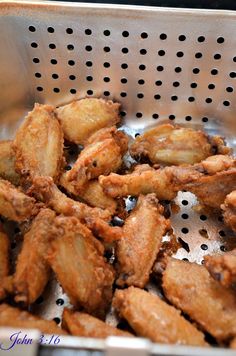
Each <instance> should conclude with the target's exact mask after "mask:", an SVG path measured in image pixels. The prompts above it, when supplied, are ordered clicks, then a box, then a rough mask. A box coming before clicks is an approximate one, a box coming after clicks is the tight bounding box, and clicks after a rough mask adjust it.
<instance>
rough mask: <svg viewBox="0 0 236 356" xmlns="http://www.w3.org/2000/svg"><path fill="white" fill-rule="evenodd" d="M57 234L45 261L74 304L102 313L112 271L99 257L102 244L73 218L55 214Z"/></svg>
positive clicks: (101, 314)
mask: <svg viewBox="0 0 236 356" xmlns="http://www.w3.org/2000/svg"><path fill="white" fill-rule="evenodd" d="M54 228H55V232H56V235H57V237H56V238H55V239H54V240H53V241H52V242H51V250H50V251H49V254H48V256H47V260H48V262H49V264H50V266H51V267H52V269H53V270H54V272H55V273H56V276H57V279H58V281H59V283H60V284H61V285H62V288H63V289H64V290H65V292H66V293H67V295H68V296H69V298H70V301H71V303H72V304H73V305H75V306H77V307H78V306H81V307H83V308H84V310H85V311H87V312H88V313H92V314H96V315H99V316H104V312H105V311H106V310H107V307H109V303H110V302H111V298H112V284H113V281H114V271H113V268H112V266H111V265H109V264H108V263H107V262H106V260H105V259H104V257H103V253H104V249H103V245H102V244H101V243H100V242H99V241H98V240H97V239H95V238H94V237H93V235H92V233H91V232H90V230H88V229H87V228H86V226H84V225H82V224H81V223H80V222H79V221H78V220H77V219H76V218H74V217H62V216H61V217H57V218H56V219H55V223H54Z"/></svg>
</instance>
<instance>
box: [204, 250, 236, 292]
mask: <svg viewBox="0 0 236 356" xmlns="http://www.w3.org/2000/svg"><path fill="white" fill-rule="evenodd" d="M204 260H205V267H206V268H207V269H208V271H209V273H210V274H211V276H212V277H213V278H215V279H216V280H217V281H219V282H220V283H221V284H222V285H223V286H225V287H230V286H232V285H234V284H236V249H234V250H232V251H230V252H226V253H224V254H223V255H212V256H205V257H204Z"/></svg>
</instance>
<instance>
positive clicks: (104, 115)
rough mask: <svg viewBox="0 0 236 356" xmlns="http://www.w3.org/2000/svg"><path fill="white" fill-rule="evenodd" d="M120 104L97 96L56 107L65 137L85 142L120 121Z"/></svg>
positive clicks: (80, 142)
mask: <svg viewBox="0 0 236 356" xmlns="http://www.w3.org/2000/svg"><path fill="white" fill-rule="evenodd" d="M119 109H120V104H118V103H113V102H112V101H106V100H103V99H96V98H85V99H81V100H77V101H73V102H72V103H70V104H68V105H65V106H61V107H59V108H57V109H56V113H57V116H58V119H59V121H60V123H61V125H62V129H63V131H64V135H65V138H66V139H67V140H68V141H71V142H75V143H77V144H85V143H86V142H87V139H88V138H89V136H91V135H92V134H93V133H95V132H96V131H97V130H100V129H102V128H104V127H111V126H113V125H115V124H117V123H118V122H119V121H120V117H119Z"/></svg>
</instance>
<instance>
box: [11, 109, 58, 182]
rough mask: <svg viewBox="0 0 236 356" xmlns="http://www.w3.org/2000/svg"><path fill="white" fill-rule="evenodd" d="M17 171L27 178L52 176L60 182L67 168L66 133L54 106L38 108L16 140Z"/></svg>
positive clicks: (30, 114) (30, 115) (18, 132)
mask: <svg viewBox="0 0 236 356" xmlns="http://www.w3.org/2000/svg"><path fill="white" fill-rule="evenodd" d="M13 147H14V150H15V153H16V162H15V168H16V171H17V172H18V173H19V174H21V175H22V176H24V177H25V178H30V179H32V178H33V177H35V176H49V177H52V178H53V179H54V180H56V179H57V178H58V177H59V175H60V173H61V169H62V165H64V159H63V132H62V128H61V126H60V124H59V122H58V120H57V118H56V115H55V113H54V107H53V106H50V105H41V104H35V106H34V109H33V110H32V111H31V112H30V113H29V114H28V116H27V117H26V118H25V120H24V122H23V124H22V125H21V127H20V128H19V130H18V131H17V134H16V138H15V140H14V145H13Z"/></svg>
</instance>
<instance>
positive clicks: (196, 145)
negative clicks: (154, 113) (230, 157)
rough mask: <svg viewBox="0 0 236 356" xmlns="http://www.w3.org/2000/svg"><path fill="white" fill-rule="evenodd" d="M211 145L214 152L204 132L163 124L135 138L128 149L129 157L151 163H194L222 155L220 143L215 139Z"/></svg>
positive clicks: (227, 149) (220, 141)
mask: <svg viewBox="0 0 236 356" xmlns="http://www.w3.org/2000/svg"><path fill="white" fill-rule="evenodd" d="M213 143H214V145H213V147H214V149H213V147H212V144H211V142H210V138H209V137H208V136H207V135H206V134H205V133H204V132H203V131H196V130H193V129H191V128H185V127H178V126H173V125H170V124H164V125H160V126H157V127H155V128H153V129H151V130H148V131H147V132H145V133H144V134H143V135H141V136H138V137H137V138H136V139H135V141H134V143H133V144H132V145H131V147H130V154H131V156H132V157H133V158H135V159H138V160H140V158H143V157H144V158H148V159H149V160H150V161H151V162H152V163H163V164H169V165H180V164H184V163H185V164H194V163H199V162H201V161H202V160H204V159H206V158H207V157H209V156H212V155H213V154H214V152H217V153H219V150H220V152H222V147H221V146H222V145H223V146H224V147H225V145H224V142H223V140H222V139H220V138H219V137H217V140H213ZM218 146H219V150H218V149H217V147H218ZM225 148H226V150H225V151H224V152H226V153H225V154H228V153H230V149H229V148H227V147H225Z"/></svg>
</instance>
